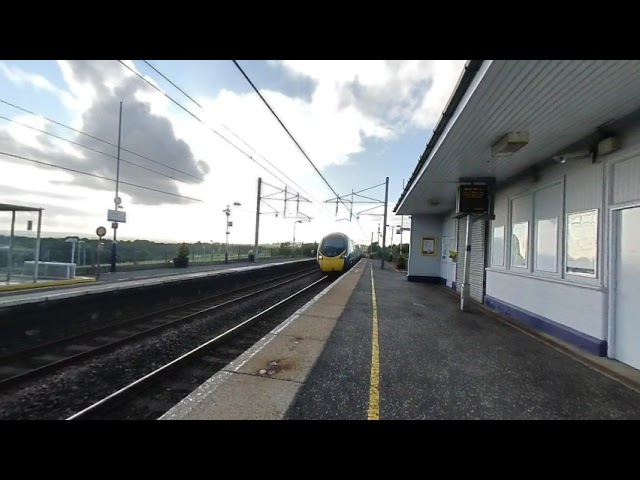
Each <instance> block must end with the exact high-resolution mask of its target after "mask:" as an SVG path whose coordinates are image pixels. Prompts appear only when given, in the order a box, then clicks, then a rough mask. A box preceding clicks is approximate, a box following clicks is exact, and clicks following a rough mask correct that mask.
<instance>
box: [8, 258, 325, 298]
mask: <svg viewBox="0 0 640 480" xmlns="http://www.w3.org/2000/svg"><path fill="white" fill-rule="evenodd" d="M312 261H314V259H311V258H305V259H301V260H300V259H298V260H285V261H282V260H281V261H277V262H261V263H259V264H250V265H244V266H233V265H220V266H217V267H211V268H209V269H205V268H200V269H199V270H198V271H191V272H187V273H184V272H182V273H176V272H175V269H173V270H170V271H169V272H163V274H159V275H157V274H156V275H150V272H149V271H145V272H141V273H140V277H138V278H131V279H127V280H126V281H121V282H104V281H91V279H88V280H85V282H84V283H81V284H79V285H70V284H65V283H62V282H58V283H57V284H54V285H53V286H49V285H47V284H46V283H44V282H43V283H40V282H39V283H38V284H34V285H37V286H38V287H39V288H36V289H35V290H36V291H28V292H27V291H25V290H18V291H9V292H0V309H2V308H6V307H13V306H17V305H26V304H30V303H41V302H48V301H54V300H63V299H69V298H74V297H79V296H85V295H96V294H102V293H108V292H116V291H123V290H130V289H135V288H142V287H153V286H159V285H165V284H170V283H174V282H183V281H185V280H195V279H203V278H209V277H214V276H217V275H221V274H228V273H234V272H246V271H251V270H259V269H263V268H267V267H274V266H277V265H283V264H289V263H296V262H308V263H311V262H312ZM145 274H146V275H145ZM106 275H108V274H102V276H101V278H104V277H105V276H106ZM67 282H68V281H67Z"/></svg>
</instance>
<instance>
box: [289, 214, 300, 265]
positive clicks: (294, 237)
mask: <svg viewBox="0 0 640 480" xmlns="http://www.w3.org/2000/svg"><path fill="white" fill-rule="evenodd" d="M297 223H302V220H296V221H295V222H293V243H292V244H291V258H293V249H294V248H296V224H297Z"/></svg>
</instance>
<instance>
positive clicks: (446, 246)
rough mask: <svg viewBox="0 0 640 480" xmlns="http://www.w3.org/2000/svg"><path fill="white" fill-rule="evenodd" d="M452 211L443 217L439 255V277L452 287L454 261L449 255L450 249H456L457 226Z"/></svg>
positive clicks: (454, 276)
mask: <svg viewBox="0 0 640 480" xmlns="http://www.w3.org/2000/svg"><path fill="white" fill-rule="evenodd" d="M453 213H454V212H453V211H452V212H449V214H447V215H445V216H444V217H443V220H442V222H443V225H442V240H441V244H442V247H441V252H440V253H441V255H440V277H442V278H444V279H445V281H446V285H447V287H453V283H454V282H455V281H456V263H455V262H454V261H453V260H452V259H451V258H450V257H449V252H450V251H451V250H454V251H456V250H457V248H458V247H457V240H456V234H457V228H456V225H457V224H456V219H455V218H453Z"/></svg>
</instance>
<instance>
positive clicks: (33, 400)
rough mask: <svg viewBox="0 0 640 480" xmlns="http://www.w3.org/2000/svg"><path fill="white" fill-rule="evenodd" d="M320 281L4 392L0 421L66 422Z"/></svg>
mask: <svg viewBox="0 0 640 480" xmlns="http://www.w3.org/2000/svg"><path fill="white" fill-rule="evenodd" d="M317 278H320V274H318V276H317V277H308V278H307V279H301V280H298V281H296V282H292V283H291V284H289V285H287V286H285V287H282V288H280V289H277V290H274V291H269V292H265V293H263V294H260V295H258V296H256V297H255V298H251V299H246V300H244V301H243V302H241V303H240V304H239V305H234V306H230V307H228V308H224V310H221V311H220V312H215V313H213V314H211V315H206V316H203V317H201V318H199V319H196V320H194V321H193V322H190V323H188V324H185V325H182V326H179V327H176V328H173V329H170V330H167V331H164V332H162V333H161V334H160V335H157V336H154V337H148V338H144V339H142V340H141V341H139V342H136V343H135V344H130V345H125V346H123V347H121V348H119V349H118V350H116V351H114V352H112V353H109V354H104V355H100V356H98V357H94V358H92V359H91V360H87V361H86V362H85V363H82V364H79V365H73V366H69V367H66V368H64V369H62V370H60V371H57V372H55V373H53V374H51V375H48V376H46V377H43V378H41V379H38V380H35V381H33V382H31V383H28V384H25V385H23V386H21V387H20V388H19V389H16V390H12V391H9V392H3V393H0V419H64V418H67V417H69V416H70V415H72V414H73V413H75V412H77V411H79V410H82V409H83V408H85V407H87V406H89V405H90V404H92V403H94V402H96V401H98V400H100V399H101V398H104V397H105V396H107V395H109V394H110V393H112V392H114V391H116V390H118V389H119V388H122V387H124V386H126V385H128V384H129V383H131V382H133V381H134V380H136V379H138V378H140V377H142V376H144V375H146V374H147V373H149V372H151V371H153V370H155V369H157V368H159V367H160V366H162V365H164V364H166V363H168V362H169V361H171V360H173V359H175V358H177V357H178V356H180V355H182V354H184V353H186V352H187V351H189V350H191V349H193V348H195V347H196V346H198V345H200V344H202V343H204V342H205V341H206V340H208V339H210V338H213V337H214V336H216V335H219V334H220V333H222V332H223V331H225V330H226V329H228V328H229V327H231V326H232V325H235V324H237V323H239V322H240V321H242V320H244V319H246V318H248V317H250V316H252V315H254V314H256V313H258V312H259V311H261V310H263V309H264V307H265V306H266V305H269V304H273V303H276V302H277V301H279V300H281V299H283V298H286V297H287V296H289V295H291V294H292V293H295V292H296V291H298V290H299V289H300V288H302V287H303V286H305V285H308V284H310V283H311V282H312V281H313V279H317ZM195 386H197V385H195ZM195 386H194V388H195Z"/></svg>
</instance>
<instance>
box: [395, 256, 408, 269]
mask: <svg viewBox="0 0 640 480" xmlns="http://www.w3.org/2000/svg"><path fill="white" fill-rule="evenodd" d="M397 266H398V268H402V269H405V268H407V261H406V260H405V258H404V257H398V263H397Z"/></svg>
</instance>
